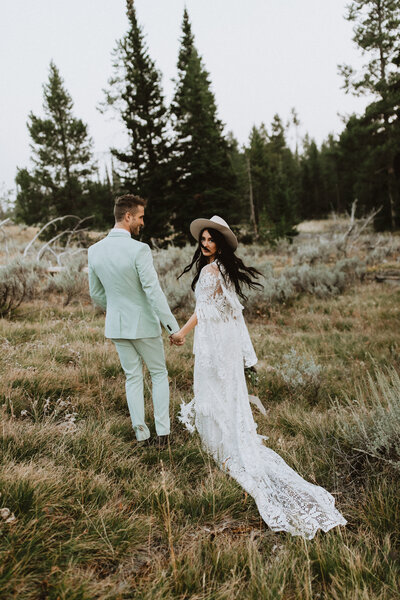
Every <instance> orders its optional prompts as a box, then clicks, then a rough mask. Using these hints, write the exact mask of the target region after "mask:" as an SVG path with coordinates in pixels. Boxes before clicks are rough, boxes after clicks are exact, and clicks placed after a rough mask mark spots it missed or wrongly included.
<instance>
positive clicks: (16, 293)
mask: <svg viewBox="0 0 400 600" xmlns="http://www.w3.org/2000/svg"><path fill="white" fill-rule="evenodd" d="M42 271H43V268H42V267H41V266H39V265H37V264H36V263H32V262H24V261H22V260H21V259H16V260H13V261H12V262H11V263H10V264H8V265H6V266H5V267H1V268H0V316H7V315H9V314H10V313H11V312H12V311H13V310H15V309H16V308H18V306H20V304H21V303H22V302H23V301H24V300H30V299H31V298H33V296H34V295H35V292H36V290H37V286H38V283H39V277H38V275H39V273H40V272H42Z"/></svg>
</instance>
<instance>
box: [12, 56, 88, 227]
mask: <svg viewBox="0 0 400 600" xmlns="http://www.w3.org/2000/svg"><path fill="white" fill-rule="evenodd" d="M43 95H44V101H43V110H44V113H45V117H44V118H42V117H38V116H36V115H34V114H33V113H31V114H30V115H29V121H28V124H27V126H28V130H29V134H30V137H31V140H32V143H31V149H32V162H33V165H34V167H33V169H32V170H31V171H29V170H28V169H19V170H18V173H17V176H16V183H17V187H18V193H17V200H16V215H17V218H18V219H19V220H21V221H24V222H25V223H28V224H32V223H41V222H43V221H45V220H46V219H49V218H52V217H56V216H60V215H65V214H77V215H84V214H85V198H84V194H85V192H86V191H87V188H88V186H89V182H90V176H91V174H92V173H93V170H94V168H93V163H92V140H91V138H90V137H89V135H88V130H87V126H86V125H85V124H84V123H83V121H81V120H80V119H77V118H76V117H74V115H73V111H72V109H73V101H72V98H71V96H70V95H69V93H68V92H67V90H66V89H65V86H64V82H63V79H62V78H61V76H60V73H59V71H58V69H57V67H56V65H55V64H54V63H53V62H51V63H50V73H49V80H48V83H46V84H45V85H44V86H43Z"/></svg>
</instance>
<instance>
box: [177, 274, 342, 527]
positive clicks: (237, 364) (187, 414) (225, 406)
mask: <svg viewBox="0 0 400 600" xmlns="http://www.w3.org/2000/svg"><path fill="white" fill-rule="evenodd" d="M220 269H222V265H218V263H211V264H210V265H207V266H205V267H204V268H203V269H202V271H201V274H200V277H199V281H198V283H197V286H196V309H195V310H196V314H197V319H198V325H197V327H196V331H195V340H194V353H195V367H194V386H193V387H194V398H193V400H192V401H191V402H189V403H188V404H186V405H185V404H182V405H181V412H180V416H179V417H178V418H179V420H180V421H181V422H182V423H183V424H184V425H185V426H186V427H187V429H188V430H189V431H190V432H192V433H193V432H194V431H196V430H197V431H198V433H199V435H200V437H201V440H202V443H203V445H204V447H205V448H206V450H207V451H208V452H209V453H210V454H211V455H212V456H213V458H214V459H215V460H216V462H217V463H218V464H219V465H220V467H221V468H222V469H224V470H225V471H226V472H228V473H229V474H230V475H231V476H232V477H233V478H234V479H235V480H236V481H237V482H238V483H239V484H240V485H241V486H242V487H243V488H244V489H245V490H246V492H248V493H249V494H250V495H251V496H252V497H253V498H254V500H255V502H256V504H257V507H258V510H259V512H260V514H261V516H262V518H263V519H264V521H265V522H266V523H267V525H268V526H269V527H270V528H271V529H272V530H273V531H282V530H283V531H288V532H289V533H291V534H292V535H301V536H303V537H305V538H308V539H311V538H312V537H313V536H314V535H315V533H316V531H317V530H318V529H322V530H324V531H328V530H329V529H331V528H332V527H335V526H336V525H340V524H341V525H344V524H345V523H346V520H345V519H344V518H343V516H342V515H341V514H340V512H339V511H338V510H337V509H336V508H335V505H334V498H333V496H332V495H331V494H330V493H329V492H327V491H326V490H324V489H323V488H321V487H319V486H317V485H313V484H311V483H309V482H307V481H305V480H304V479H303V478H302V477H300V475H298V473H296V472H295V471H294V470H293V469H292V468H291V467H289V465H287V464H286V463H285V461H284V460H283V459H282V458H281V457H280V456H279V455H278V454H277V453H276V452H274V451H273V450H271V449H270V448H267V447H266V446H264V444H263V441H262V439H261V436H259V435H258V434H257V425H256V423H255V421H254V419H253V415H252V412H251V408H250V404H249V399H248V392H247V386H246V380H245V376H244V369H243V367H244V365H246V366H251V365H252V364H255V363H256V362H257V358H256V355H255V352H254V349H253V345H252V343H251V340H250V336H249V333H248V330H247V327H246V324H245V322H244V319H243V315H242V310H243V307H242V305H241V304H240V302H239V301H238V299H237V296H236V293H235V290H234V287H233V285H232V284H230V283H229V281H228V282H226V281H225V280H224V278H223V275H222V272H221V270H220Z"/></svg>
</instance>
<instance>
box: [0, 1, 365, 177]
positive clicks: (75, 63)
mask: <svg viewBox="0 0 400 600" xmlns="http://www.w3.org/2000/svg"><path fill="white" fill-rule="evenodd" d="M347 3H348V2H347V0H186V6H187V8H188V11H189V15H190V18H191V21H192V28H193V33H194V35H195V43H196V46H197V48H198V50H199V52H200V54H201V55H202V57H203V59H204V63H205V66H206V68H207V70H208V72H209V73H210V76H211V81H212V86H213V91H214V93H215V96H216V101H217V105H218V109H219V117H220V118H221V119H222V121H223V122H224V123H225V124H226V131H233V133H234V135H235V136H236V137H237V138H238V140H239V142H240V143H241V144H244V143H246V141H247V139H248V136H249V132H250V129H251V127H252V125H253V124H256V125H259V124H260V123H261V122H264V123H265V124H266V125H267V126H268V124H269V123H270V122H271V120H272V118H273V116H274V114H275V113H278V114H279V115H280V116H281V117H282V119H283V120H284V121H286V119H287V118H288V117H289V114H290V109H291V108H292V107H295V108H296V111H297V113H298V115H299V117H300V121H301V124H302V125H301V134H302V135H304V134H305V133H306V132H308V133H309V134H310V136H311V137H313V138H315V139H316V141H317V142H318V143H321V141H322V140H323V139H325V138H326V137H327V135H328V134H329V133H331V132H332V133H338V132H340V131H341V130H342V128H343V125H342V122H341V118H340V116H339V114H341V115H343V114H349V113H352V112H361V111H362V109H363V107H364V106H365V104H366V100H365V99H356V98H353V97H352V96H348V95H345V93H344V91H343V90H342V89H341V85H342V80H341V78H340V77H339V75H338V73H337V65H338V63H343V62H347V63H350V64H353V65H354V66H356V67H357V66H360V65H361V64H362V60H361V57H360V54H359V52H358V50H357V48H356V47H355V45H354V43H353V42H352V41H351V37H352V29H351V25H350V24H349V23H348V22H347V21H345V19H344V13H345V5H346V4H347ZM135 4H136V10H137V16H138V19H139V22H140V23H141V25H142V27H143V30H144V32H145V34H146V37H147V42H148V46H149V50H150V55H151V57H152V58H153V59H154V60H155V62H156V66H157V67H158V68H159V69H160V70H161V72H162V74H163V86H164V92H165V95H166V99H167V101H169V100H170V98H171V95H172V92H173V83H172V81H171V80H172V78H173V77H175V74H176V60H177V54H178V48H179V37H180V26H181V21H182V13H183V8H184V5H185V0H136V2H135ZM1 5H2V6H1V22H0V72H1V77H2V91H1V95H0V97H1V100H0V102H1V104H0V134H1V137H0V140H1V142H0V143H1V146H0V185H1V184H3V183H4V184H5V186H6V187H7V188H13V187H14V177H15V174H16V169H17V166H19V167H24V166H29V157H30V150H29V135H28V132H27V128H26V121H27V117H28V114H29V112H30V111H33V112H34V113H35V114H37V115H40V114H42V100H43V95H42V84H43V83H44V82H46V81H47V78H48V67H49V63H50V60H54V62H55V63H56V65H57V67H58V68H59V70H60V72H61V75H62V77H63V78H64V81H65V85H66V88H67V89H68V91H69V93H70V94H71V96H72V98H73V100H74V112H75V115H76V116H77V117H79V118H81V119H83V120H84V121H85V122H86V123H88V125H89V131H90V134H91V136H92V137H93V139H94V144H95V152H96V158H97V159H98V160H99V161H100V163H104V162H105V161H106V160H107V152H108V148H109V147H110V146H118V145H119V143H121V142H122V139H123V138H122V130H121V125H120V123H119V122H118V121H115V120H112V119H110V117H107V118H106V117H104V116H103V115H101V114H100V113H99V112H98V111H97V110H96V106H97V105H98V104H99V102H100V101H101V100H102V99H103V94H102V89H103V88H104V87H105V86H106V83H107V79H108V78H109V77H110V75H111V51H112V49H113V47H114V46H115V40H116V39H118V38H120V37H121V36H122V35H123V34H124V33H125V31H126V29H127V20H126V15H125V0H68V2H62V1H61V0H2V2H1ZM338 113H339V114H338Z"/></svg>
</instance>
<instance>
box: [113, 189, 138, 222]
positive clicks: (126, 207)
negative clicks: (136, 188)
mask: <svg viewBox="0 0 400 600" xmlns="http://www.w3.org/2000/svg"><path fill="white" fill-rule="evenodd" d="M138 206H143V207H145V206H146V200H144V198H141V197H140V196H134V195H133V194H124V195H123V196H119V197H118V198H116V199H115V201H114V217H115V220H116V222H117V223H118V222H119V221H122V219H123V218H124V216H125V213H127V212H130V213H132V214H135V212H136V211H137V208H138Z"/></svg>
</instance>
